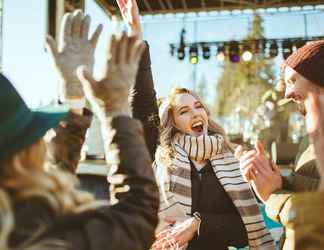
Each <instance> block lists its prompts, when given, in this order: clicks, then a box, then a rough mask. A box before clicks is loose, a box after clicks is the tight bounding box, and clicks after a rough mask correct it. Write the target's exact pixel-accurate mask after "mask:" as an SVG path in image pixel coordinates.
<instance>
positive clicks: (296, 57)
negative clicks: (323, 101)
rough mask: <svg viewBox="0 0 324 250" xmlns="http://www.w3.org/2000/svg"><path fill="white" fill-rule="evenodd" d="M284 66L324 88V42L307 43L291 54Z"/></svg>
mask: <svg viewBox="0 0 324 250" xmlns="http://www.w3.org/2000/svg"><path fill="white" fill-rule="evenodd" d="M284 64H285V65H287V66H289V67H291V68H293V69H294V70H295V71H297V72H298V73H299V74H301V75H302V76H303V77H305V78H307V79H308V80H310V81H311V82H313V83H314V84H316V85H319V86H322V87H324V40H320V41H315V42H309V43H307V44H306V45H304V46H303V47H301V48H300V49H298V50H297V51H295V52H294V53H293V54H291V55H290V56H289V57H288V58H287V60H286V61H285V62H284Z"/></svg>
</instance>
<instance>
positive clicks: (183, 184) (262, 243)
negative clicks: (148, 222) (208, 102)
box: [156, 134, 275, 250]
mask: <svg viewBox="0 0 324 250" xmlns="http://www.w3.org/2000/svg"><path fill="white" fill-rule="evenodd" d="M172 145H173V148H174V150H175V157H174V158H173V159H172V165H173V166H172V168H171V169H169V170H165V169H166V168H165V166H163V165H162V164H159V163H158V162H156V175H157V179H158V182H159V183H158V184H159V187H160V189H161V205H160V212H159V214H160V216H161V214H166V213H167V211H168V210H172V209H174V207H175V206H178V207H181V208H182V210H183V213H182V214H183V216H184V217H186V218H187V217H189V216H191V215H192V213H193V212H194V211H191V204H192V203H191V202H192V199H191V167H190V160H192V161H202V160H209V161H210V162H211V165H212V167H213V170H214V172H215V175H216V177H217V178H218V180H219V182H220V183H221V185H222V186H223V188H224V189H225V191H226V192H227V194H228V195H229V197H230V198H231V200H232V202H233V204H234V205H235V207H236V208H237V210H238V212H239V214H240V216H241V218H242V221H243V223H244V225H245V228H246V231H247V235H248V240H249V247H250V249H253V250H254V249H255V250H259V249H262V250H265V249H266V250H268V249H275V248H274V244H273V239H272V237H271V234H270V233H269V231H268V230H267V228H266V227H265V224H264V221H263V217H262V215H261V213H260V210H259V207H258V205H257V201H256V199H255V197H254V195H253V193H252V191H251V189H250V186H249V185H248V184H247V183H246V182H245V181H244V180H243V178H242V175H241V171H240V168H239V163H238V161H237V160H236V159H235V157H234V155H233V154H232V153H231V152H229V151H228V150H226V149H225V148H224V138H223V137H222V136H221V135H218V134H214V135H202V136H199V137H194V136H190V135H183V134H177V135H176V136H175V138H174V140H173V144H172ZM183 219H185V218H183Z"/></svg>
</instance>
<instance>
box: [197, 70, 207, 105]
mask: <svg viewBox="0 0 324 250" xmlns="http://www.w3.org/2000/svg"><path fill="white" fill-rule="evenodd" d="M196 92H197V94H198V96H199V97H200V98H201V99H202V100H206V98H207V96H208V90H207V85H206V77H205V76H204V75H202V76H201V78H200V80H199V82H198V84H197V88H196Z"/></svg>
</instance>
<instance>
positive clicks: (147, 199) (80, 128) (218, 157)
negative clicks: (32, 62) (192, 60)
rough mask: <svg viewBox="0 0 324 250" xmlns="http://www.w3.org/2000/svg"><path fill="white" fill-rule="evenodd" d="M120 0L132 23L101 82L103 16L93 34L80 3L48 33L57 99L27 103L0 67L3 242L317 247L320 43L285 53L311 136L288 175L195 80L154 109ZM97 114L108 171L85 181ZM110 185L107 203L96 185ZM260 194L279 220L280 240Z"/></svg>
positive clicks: (19, 245)
mask: <svg viewBox="0 0 324 250" xmlns="http://www.w3.org/2000/svg"><path fill="white" fill-rule="evenodd" d="M117 3H118V6H119V8H120V11H121V14H122V17H123V19H124V21H125V22H126V24H127V25H128V27H129V32H128V34H126V33H122V34H115V35H112V36H110V38H109V41H108V45H107V50H106V52H105V55H106V64H105V67H104V69H103V70H102V74H101V77H100V79H95V78H94V76H93V68H94V52H95V49H96V45H97V41H98V39H99V37H100V34H101V31H102V29H103V26H102V25H98V26H97V27H96V29H95V31H94V33H93V34H92V35H91V36H90V34H89V27H90V22H91V20H90V16H88V15H84V14H83V13H82V11H80V10H77V11H75V12H73V13H67V14H65V16H64V17H63V20H62V24H61V30H60V34H59V37H58V43H57V42H56V41H55V40H54V39H53V38H52V37H50V36H48V37H47V39H46V49H47V52H48V53H49V55H50V57H51V58H52V59H53V61H54V64H55V70H56V71H57V72H58V75H59V78H60V82H59V86H60V96H59V97H60V101H59V106H56V107H51V108H49V107H47V108H40V109H38V110H31V109H30V108H28V107H27V105H26V104H25V102H24V100H23V98H22V97H21V96H20V95H19V93H18V92H17V91H16V89H15V88H14V86H13V84H12V83H11V82H10V80H9V79H8V78H6V77H5V76H4V75H3V74H1V75H0V95H1V98H0V103H1V104H2V105H1V106H2V108H1V110H0V114H1V115H0V118H1V125H0V131H1V138H0V173H1V174H0V222H1V223H0V236H1V237H0V249H3V250H12V249H26V250H27V249H29V250H32V249H33V250H34V249H39V250H40V249H75V250H82V249H84V250H103V249H115V250H123V249H125V250H130V249H132V250H137V249H138V250H139V249H143V250H148V249H152V250H162V249H188V250H215V249H217V250H223V249H224V250H225V249H228V247H236V248H244V247H249V249H251V250H252V249H255V250H257V249H260V250H261V249H262V250H268V249H269V250H270V249H278V248H280V249H302V250H307V249H312V250H313V249H315V250H316V249H323V248H324V237H323V236H322V235H323V233H324V220H323V218H322V217H321V215H320V214H321V210H322V209H323V208H324V195H323V192H324V154H323V152H324V97H323V96H324V70H323V68H324V41H315V42H309V43H307V44H306V45H305V46H304V47H302V48H300V49H298V50H297V51H296V52H294V53H293V54H292V55H291V56H290V57H289V58H288V59H287V60H286V61H285V62H284V63H283V67H282V70H283V73H284V79H283V81H284V83H285V96H286V98H290V99H292V100H294V101H295V102H297V103H298V104H300V105H302V106H303V107H304V108H305V117H306V118H305V119H306V124H307V131H308V135H309V137H310V139H311V145H310V146H309V148H308V149H307V150H306V151H305V154H307V157H308V158H307V160H304V161H303V162H301V163H299V164H297V166H296V168H295V170H294V171H293V173H292V174H291V175H290V176H288V177H283V176H282V175H281V172H280V168H279V167H278V166H277V165H276V164H275V163H273V162H272V161H271V160H269V159H268V158H267V156H266V155H267V154H266V152H265V150H264V148H263V145H262V144H261V142H257V143H256V145H255V148H254V149H253V150H250V151H244V149H243V147H241V146H237V145H234V144H232V143H231V142H230V140H229V138H228V137H227V135H226V133H225V131H224V129H223V128H222V127H221V126H220V125H219V124H217V123H216V122H215V121H214V120H212V118H211V117H210V113H209V111H208V108H207V107H206V105H205V104H204V102H203V100H201V99H200V98H199V96H197V95H196V94H195V93H194V92H193V91H192V90H189V89H186V88H176V89H174V90H173V91H172V92H171V93H170V95H169V96H168V97H166V98H165V99H164V100H163V101H162V103H161V104H160V105H159V106H158V103H157V98H156V92H155V89H154V82H153V77H152V71H151V61H150V52H149V45H148V43H147V42H145V41H143V34H142V28H141V22H140V16H139V10H138V7H137V3H136V0H117ZM86 102H89V103H90V104H91V111H90V110H88V109H87V108H86ZM94 115H95V116H97V117H98V119H99V121H100V124H101V132H102V137H103V141H104V150H105V159H106V164H107V178H99V179H96V180H95V182H94V183H93V182H92V183H91V185H95V189H88V190H87V187H88V186H89V185H88V184H89V183H88V182H89V181H90V179H87V178H85V177H82V176H77V174H76V169H77V166H78V164H79V161H80V152H81V147H82V145H83V143H84V139H85V133H86V131H87V129H88V128H89V126H90V123H91V120H92V117H93V116H94ZM309 155H310V156H309ZM301 158H303V157H301ZM91 181H93V180H91ZM108 189H109V200H108V197H105V195H103V194H104V193H105V192H96V191H94V190H106V191H107V192H108ZM259 202H263V203H265V206H266V211H267V214H268V216H269V217H271V218H273V219H274V220H276V221H278V222H279V223H281V224H282V225H283V226H284V228H285V233H284V235H283V237H282V240H281V242H280V246H278V245H276V244H275V242H274V240H273V238H272V236H271V233H270V232H269V230H268V229H267V227H266V225H265V223H264V218H263V216H262V213H261V211H260V209H259V204H258V203H259Z"/></svg>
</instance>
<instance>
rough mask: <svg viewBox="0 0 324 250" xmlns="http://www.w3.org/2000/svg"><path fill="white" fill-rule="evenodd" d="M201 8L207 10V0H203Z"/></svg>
mask: <svg viewBox="0 0 324 250" xmlns="http://www.w3.org/2000/svg"><path fill="white" fill-rule="evenodd" d="M201 7H202V8H203V9H205V8H206V2H205V0H201Z"/></svg>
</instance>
